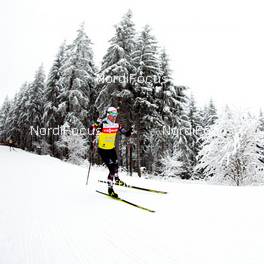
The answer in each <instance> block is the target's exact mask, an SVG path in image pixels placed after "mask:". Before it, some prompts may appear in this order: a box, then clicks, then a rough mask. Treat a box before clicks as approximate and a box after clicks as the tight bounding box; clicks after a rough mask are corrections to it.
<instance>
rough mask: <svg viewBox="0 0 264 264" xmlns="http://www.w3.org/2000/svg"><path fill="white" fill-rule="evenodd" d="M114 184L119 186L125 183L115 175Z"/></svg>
mask: <svg viewBox="0 0 264 264" xmlns="http://www.w3.org/2000/svg"><path fill="white" fill-rule="evenodd" d="M115 184H116V185H119V186H124V185H126V184H125V183H124V182H123V181H121V180H120V178H119V177H116V178H115Z"/></svg>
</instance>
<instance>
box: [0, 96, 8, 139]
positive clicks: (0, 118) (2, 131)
mask: <svg viewBox="0 0 264 264" xmlns="http://www.w3.org/2000/svg"><path fill="white" fill-rule="evenodd" d="M9 113H10V100H9V99H8V97H6V98H5V100H4V103H3V105H2V107H1V110H0V141H6V140H7V120H8V117H9Z"/></svg>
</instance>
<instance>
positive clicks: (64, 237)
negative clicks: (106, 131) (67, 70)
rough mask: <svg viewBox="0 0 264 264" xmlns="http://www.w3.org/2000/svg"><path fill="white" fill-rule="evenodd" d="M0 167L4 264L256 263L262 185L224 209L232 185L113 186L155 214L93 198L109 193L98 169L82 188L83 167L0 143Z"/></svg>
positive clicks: (246, 190)
mask: <svg viewBox="0 0 264 264" xmlns="http://www.w3.org/2000/svg"><path fill="white" fill-rule="evenodd" d="M0 166H1V172H0V252H1V254H0V263H1V264H2V263H3V264H60V263H63V264H160V263H162V264H163V263H164V264H193V263H195V264H196V263H197V264H199V263H201V264H212V263H214V264H223V263H225V264H229V263H230V264H234V263H239V264H262V263H263V261H262V260H264V254H263V243H262V240H263V236H264V230H263V222H264V217H263V213H262V211H261V210H258V209H259V208H261V206H262V202H261V201H263V189H262V188H261V187H254V188H255V189H254V191H253V192H252V191H251V190H252V189H249V188H241V189H239V191H237V192H236V195H233V194H232V196H230V197H232V198H231V199H228V200H226V201H225V202H224V203H225V205H223V197H226V196H227V197H228V195H230V192H231V191H232V192H234V190H235V189H234V188H233V187H226V186H225V187H223V186H204V185H196V186H195V185H192V184H186V183H184V184H183V183H177V184H170V183H165V182H162V183H161V182H158V181H150V180H144V179H136V180H135V179H133V178H130V177H127V178H125V177H124V178H125V180H126V182H127V183H130V184H134V185H139V186H142V187H150V188H153V189H161V190H164V191H168V192H169V193H168V194H167V195H162V194H154V193H148V192H144V191H139V190H132V189H127V188H124V187H119V186H116V187H115V189H116V190H117V192H118V194H119V195H120V197H121V198H124V199H127V200H129V201H131V202H134V203H138V204H139V205H142V206H145V207H148V208H150V209H154V210H156V213H154V214H153V213H149V212H145V211H143V210H141V209H138V208H134V207H132V206H130V205H127V204H124V203H121V202H118V201H115V200H112V199H111V198H108V197H104V196H102V195H100V194H97V193H96V192H95V190H96V189H98V190H101V191H104V192H105V191H106V185H104V184H102V183H98V182H97V180H98V178H101V179H104V175H106V174H107V172H106V170H105V169H103V168H100V167H94V168H92V170H91V176H90V179H89V185H88V187H87V186H85V181H86V175H87V174H86V173H87V169H86V168H82V167H78V166H74V165H71V164H68V163H65V162H62V161H59V160H57V159H54V158H50V157H47V156H38V155H34V154H31V153H27V152H24V151H21V150H17V151H15V152H9V151H8V148H6V147H2V146H0ZM189 188H191V190H192V191H193V192H195V195H196V196H193V197H190V191H189ZM211 189H213V190H211ZM236 190H237V189H236ZM204 193H205V195H203V194H204ZM208 197H210V199H208ZM245 197H248V199H247V198H245ZM241 200H242V201H243V203H242V204H241V203H240V201H241ZM201 210H202V211H201ZM252 229H253V230H252ZM247 243H248V244H247ZM259 260H260V261H259Z"/></svg>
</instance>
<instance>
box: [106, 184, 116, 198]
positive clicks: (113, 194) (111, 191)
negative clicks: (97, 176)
mask: <svg viewBox="0 0 264 264" xmlns="http://www.w3.org/2000/svg"><path fill="white" fill-rule="evenodd" d="M108 194H109V195H110V196H111V197H113V198H118V195H117V193H115V191H114V189H113V187H111V186H109V187H108Z"/></svg>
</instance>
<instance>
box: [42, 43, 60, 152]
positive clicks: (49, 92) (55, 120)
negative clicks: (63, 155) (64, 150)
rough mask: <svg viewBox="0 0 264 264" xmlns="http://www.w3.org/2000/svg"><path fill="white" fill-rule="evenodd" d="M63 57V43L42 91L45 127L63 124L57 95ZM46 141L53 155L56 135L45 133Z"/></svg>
mask: <svg viewBox="0 0 264 264" xmlns="http://www.w3.org/2000/svg"><path fill="white" fill-rule="evenodd" d="M64 59H65V44H64V43H63V45H61V47H60V48H59V51H58V54H57V56H56V58H55V60H54V62H53V65H52V67H51V70H50V72H49V75H48V79H47V85H46V89H45V91H44V96H45V105H44V114H43V122H44V126H45V127H46V128H56V127H58V126H61V125H62V124H63V119H62V116H61V115H60V114H59V111H58V106H59V100H60V98H59V96H60V95H61V93H62V86H61V77H62V65H63V61H64ZM46 139H47V142H48V144H50V146H51V151H52V154H53V155H56V153H55V142H56V141H57V140H58V136H57V135H53V133H51V134H49V135H47V138H46Z"/></svg>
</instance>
